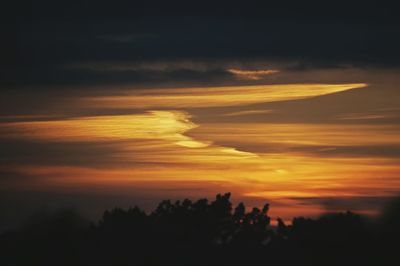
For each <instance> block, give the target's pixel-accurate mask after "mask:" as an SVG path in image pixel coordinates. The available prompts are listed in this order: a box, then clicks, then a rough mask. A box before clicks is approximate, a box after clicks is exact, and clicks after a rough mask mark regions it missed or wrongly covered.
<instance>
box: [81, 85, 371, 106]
mask: <svg viewBox="0 0 400 266" xmlns="http://www.w3.org/2000/svg"><path fill="white" fill-rule="evenodd" d="M366 86H367V84H365V83H353V84H279V85H252V86H227V87H204V88H200V87H198V88H178V89H177V88H173V89H151V90H150V89H148V90H134V91H121V92H120V94H119V95H112V96H93V97H85V98H83V99H81V102H80V104H81V105H82V106H88V107H89V108H90V107H91V108H112V109H119V108H121V109H126V108H132V109H135V108H138V109H146V108H173V109H177V108H198V107H202V108H207V107H218V106H239V105H248V104H255V103H264V102H277V101H287V100H296V99H305V98H308V97H314V96H319V95H325V94H329V93H336V92H341V91H346V90H350V89H356V88H364V87H366Z"/></svg>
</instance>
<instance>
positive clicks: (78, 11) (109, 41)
mask: <svg viewBox="0 0 400 266" xmlns="http://www.w3.org/2000/svg"><path fill="white" fill-rule="evenodd" d="M27 3H28V4H26V5H22V6H18V10H19V12H18V13H17V14H16V16H15V17H13V18H12V19H11V18H9V19H8V23H10V21H11V22H14V27H13V30H8V33H9V34H8V35H10V36H9V38H5V40H6V41H5V42H4V43H3V44H2V46H4V48H3V47H2V48H3V49H2V54H4V56H5V57H6V58H8V60H4V61H3V63H2V65H1V67H2V76H1V80H2V81H1V84H2V87H5V88H10V87H11V88H12V87H36V86H46V85H51V86H54V85H82V84H83V85H92V84H110V83H112V84H124V83H129V84H139V85H141V84H145V83H162V82H166V81H169V80H175V81H176V82H178V83H179V81H183V82H201V81H204V80H208V79H211V80H213V79H218V78H219V79H221V80H225V79H226V78H227V77H228V76H229V74H228V73H227V72H226V71H225V70H224V68H225V67H226V66H229V65H230V64H232V62H238V61H239V62H253V61H262V60H265V61H267V62H270V61H278V62H295V64H291V65H290V66H289V67H288V69H290V70H304V69H308V68H331V67H346V66H349V65H352V66H357V67H367V66H385V67H391V66H398V62H400V60H399V59H400V58H399V55H400V54H399V53H398V47H399V46H400V38H399V37H398V36H400V34H399V33H400V32H399V31H400V27H398V25H399V19H398V17H397V16H395V14H394V11H393V9H392V8H390V6H385V7H380V6H376V5H371V4H368V3H365V2H364V3H363V4H362V5H351V4H349V3H347V4H346V5H340V4H325V3H324V5H322V4H317V5H306V4H304V3H302V4H298V3H297V4H296V3H291V4H271V3H264V4H251V3H247V4H242V5H240V6H236V5H234V4H233V3H231V4H229V5H227V4H226V3H219V2H218V3H214V4H213V5H211V6H210V5H207V4H205V3H202V4H200V2H199V3H197V4H196V3H192V2H190V3H187V4H186V5H178V4H173V3H171V2H168V3H166V2H165V1H159V2H157V3H152V4H137V3H136V1H123V2H122V3H121V4H118V3H113V4H110V3H109V2H108V1H100V2H99V1H97V2H96V3H95V4H91V2H90V1H80V3H79V4H72V3H70V2H66V1H65V2H64V1H57V3H55V2H53V1H39V2H37V1H34V2H30V1H28V2H27ZM29 3H30V4H29ZM21 7H22V8H21ZM11 14H12V12H11ZM3 20H6V18H3ZM6 36H7V35H6ZM7 47H8V48H7ZM182 60H190V61H201V62H214V66H213V67H212V68H210V69H206V70H202V71H199V70H197V69H190V68H189V69H185V68H183V69H175V70H173V71H172V70H168V69H165V70H162V71H149V70H141V71H103V72H101V73H98V72H93V71H87V70H84V69H80V70H78V69H69V68H67V67H66V66H68V65H70V64H79V63H82V62H83V63H88V62H89V63H96V62H100V63H110V64H113V63H115V62H129V63H131V64H142V63H152V62H155V61H165V62H179V61H182ZM215 62H219V64H220V65H219V67H215ZM250 65H251V64H250ZM71 87H73V86H71Z"/></svg>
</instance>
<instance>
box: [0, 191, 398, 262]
mask: <svg viewBox="0 0 400 266" xmlns="http://www.w3.org/2000/svg"><path fill="white" fill-rule="evenodd" d="M230 197H231V194H230V193H225V194H218V195H216V197H215V199H214V200H213V201H208V200H207V199H199V200H197V201H191V200H189V199H185V200H183V201H176V202H172V201H170V200H164V201H162V202H160V203H159V205H158V206H157V207H156V209H155V210H154V211H153V212H151V213H146V212H145V211H143V210H141V209H140V208H139V207H137V206H135V207H133V208H129V209H127V210H124V209H121V208H114V209H112V210H109V211H108V210H107V211H105V212H104V214H103V216H102V218H101V220H100V221H99V222H98V223H96V224H94V223H89V222H88V221H86V220H84V219H82V218H81V217H80V216H79V215H78V214H77V213H76V212H74V211H72V210H64V211H60V212H56V213H54V214H44V213H42V214H40V215H37V216H35V217H34V218H33V219H32V220H31V221H30V222H29V223H27V224H26V225H25V226H23V227H21V228H19V229H18V230H15V231H8V232H5V233H3V234H1V235H0V258H1V265H6V266H8V265H13V266H14V265H41V266H46V265H178V266H179V265H233V266H235V265H252V264H256V265H268V264H279V265H387V263H388V261H389V259H390V260H391V261H394V262H395V261H397V247H398V244H397V243H398V240H399V233H398V232H399V219H398V217H399V216H398V210H399V208H398V206H400V204H399V203H394V205H393V206H392V207H391V208H390V209H389V210H387V211H386V212H385V214H384V215H383V216H382V219H381V220H380V221H379V222H378V223H376V224H373V223H368V222H366V220H365V219H363V218H362V217H361V216H359V215H356V214H354V213H351V212H346V213H338V214H331V215H325V216H322V217H320V218H318V219H309V218H303V217H298V218H295V219H293V221H292V223H291V225H286V224H285V223H284V221H283V220H282V219H280V218H278V219H277V225H276V226H275V227H274V226H271V218H270V217H269V216H268V211H269V204H265V205H264V206H263V207H262V208H257V207H255V208H252V209H251V210H250V211H249V212H246V207H245V206H244V204H243V203H239V204H238V205H237V206H236V207H235V208H233V207H232V203H231V201H230ZM396 204H398V206H397V207H396V206H395V205H396Z"/></svg>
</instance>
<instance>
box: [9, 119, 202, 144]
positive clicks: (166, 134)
mask: <svg viewBox="0 0 400 266" xmlns="http://www.w3.org/2000/svg"><path fill="white" fill-rule="evenodd" d="M189 118H190V115H189V114H187V113H185V112H178V111H149V112H147V113H144V114H134V115H114V116H94V117H78V118H73V119H65V120H55V121H33V122H12V123H4V124H3V126H2V129H3V131H4V133H5V134H3V137H6V136H24V137H27V138H35V139H43V140H59V141H99V140H129V139H161V140H166V141H170V142H173V143H175V144H177V145H181V146H185V147H194V148H197V147H206V146H208V143H205V142H198V141H196V140H193V139H192V138H190V137H187V136H184V135H183V133H185V132H186V131H188V130H190V129H193V128H195V127H197V125H195V124H194V123H192V122H191V121H190V120H189ZM7 133H8V134H7Z"/></svg>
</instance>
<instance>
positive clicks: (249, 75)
mask: <svg viewBox="0 0 400 266" xmlns="http://www.w3.org/2000/svg"><path fill="white" fill-rule="evenodd" d="M227 71H228V72H229V73H232V74H233V75H235V76H236V77H237V78H239V79H248V80H261V79H263V77H264V76H267V75H271V74H276V73H279V72H280V71H279V70H276V69H264V70H242V69H233V68H231V69H228V70H227Z"/></svg>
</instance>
